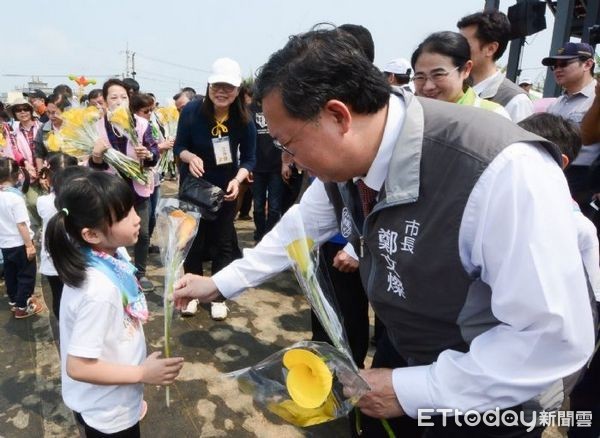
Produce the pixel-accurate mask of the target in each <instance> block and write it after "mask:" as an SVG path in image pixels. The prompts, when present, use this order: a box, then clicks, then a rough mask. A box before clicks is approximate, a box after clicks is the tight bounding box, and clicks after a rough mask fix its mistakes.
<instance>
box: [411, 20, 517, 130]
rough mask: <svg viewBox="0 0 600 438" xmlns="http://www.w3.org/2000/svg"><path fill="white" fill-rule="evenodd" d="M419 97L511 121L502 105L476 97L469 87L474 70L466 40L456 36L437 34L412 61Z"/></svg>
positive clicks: (416, 52) (459, 35) (416, 90)
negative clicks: (460, 106)
mask: <svg viewBox="0 0 600 438" xmlns="http://www.w3.org/2000/svg"><path fill="white" fill-rule="evenodd" d="M411 64H412V66H413V69H414V72H415V74H414V76H413V78H412V80H413V83H414V85H415V94H416V95H417V96H424V97H430V98H432V99H437V100H443V101H446V102H450V103H458V104H459V105H469V106H475V107H479V108H482V109H485V110H489V111H493V112H495V113H497V114H499V115H501V116H503V117H506V118H507V119H510V116H509V114H508V113H507V112H506V110H505V109H504V107H503V106H502V105H499V104H497V103H494V102H491V101H488V100H485V99H482V98H480V97H479V96H477V94H476V93H475V91H474V90H473V88H472V87H470V86H469V84H470V80H469V74H470V73H471V69H472V68H473V61H471V48H470V46H469V42H468V41H467V39H466V38H465V37H464V36H462V35H461V34H459V33H457V32H449V31H448V32H436V33H432V34H431V35H429V36H428V37H427V38H425V40H424V41H423V42H422V43H421V44H419V46H418V47H417V49H416V50H415V51H414V53H413V54H412V57H411Z"/></svg>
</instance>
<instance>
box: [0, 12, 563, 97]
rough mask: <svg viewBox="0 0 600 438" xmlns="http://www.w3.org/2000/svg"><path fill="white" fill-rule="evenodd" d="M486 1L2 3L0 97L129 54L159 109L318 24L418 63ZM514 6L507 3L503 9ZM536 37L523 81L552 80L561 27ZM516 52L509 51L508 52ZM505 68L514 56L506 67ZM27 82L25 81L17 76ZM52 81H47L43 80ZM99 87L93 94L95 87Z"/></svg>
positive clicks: (102, 70)
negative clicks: (356, 34) (36, 79)
mask: <svg viewBox="0 0 600 438" xmlns="http://www.w3.org/2000/svg"><path fill="white" fill-rule="evenodd" d="M484 3H485V2H484V0H420V1H416V2H409V1H407V0H395V1H392V0H389V1H379V0H370V1H368V0H299V1H294V2H292V1H283V0H281V1H277V0H221V1H215V0H197V1H191V0H170V1H164V0H163V1H156V0H146V1H139V0H129V1H127V0H120V1H117V0H104V1H102V2H100V1H92V0H88V1H84V0H79V1H74V0H54V1H52V2H47V1H41V0H19V1H9V2H5V4H3V14H2V15H3V17H4V19H3V21H2V29H3V34H4V44H3V47H2V49H3V50H2V58H3V60H2V62H1V63H0V91H10V90H11V89H13V88H14V87H15V86H20V85H23V84H25V83H26V82H27V81H28V79H30V77H31V75H40V76H41V79H42V80H45V81H47V82H48V83H49V85H50V86H54V85H56V84H58V83H61V82H63V83H64V82H68V79H67V75H69V74H75V75H82V74H83V75H86V76H88V77H92V78H96V79H97V80H98V82H99V83H100V84H101V83H102V82H103V81H104V80H105V79H106V76H107V75H113V74H121V73H123V72H124V71H125V50H126V47H127V46H128V47H129V50H130V51H132V52H136V57H135V65H136V71H137V79H138V81H139V82H140V84H141V86H142V89H143V90H144V91H152V92H154V93H155V94H156V95H157V96H158V97H159V99H160V100H161V102H163V103H165V102H166V100H167V99H168V98H169V97H170V96H172V95H173V94H174V93H175V92H176V91H177V90H178V88H179V87H180V86H186V85H189V86H192V87H194V88H196V89H197V90H198V91H200V90H204V88H205V87H206V78H207V76H208V73H207V72H208V70H209V69H210V65H211V63H212V62H213V61H214V60H215V59H216V58H218V57H221V56H228V57H231V58H233V59H235V60H237V61H238V62H239V63H240V65H241V67H242V71H243V72H244V75H245V76H248V75H250V74H251V73H252V72H253V71H254V70H256V69H257V68H258V67H260V65H262V64H263V63H264V62H265V61H266V59H267V58H268V56H269V55H270V54H271V53H272V52H273V51H275V50H277V49H279V48H281V47H282V46H283V45H284V44H285V42H286V40H287V38H288V36H289V35H292V34H295V33H299V32H303V31H306V30H308V29H309V28H310V27H311V26H313V25H314V24H316V23H319V22H331V23H334V24H337V25H339V24H343V23H356V24H362V25H363V26H365V27H367V28H368V29H369V30H370V31H371V33H372V34H373V39H374V40H375V63H376V64H377V65H378V66H382V65H383V64H385V63H386V62H387V61H389V60H390V59H392V58H396V57H401V56H402V57H406V58H410V55H411V53H412V51H413V50H414V49H415V47H416V46H417V45H418V44H419V42H420V41H421V40H423V39H424V38H425V37H426V36H427V35H428V34H430V33H431V32H435V31H438V30H456V28H455V25H456V22H457V21H458V19H459V18H460V17H462V16H463V15H466V14H468V13H471V12H475V11H477V10H481V9H482V8H483V5H484ZM514 3H515V1H509V0H502V1H501V2H500V8H501V10H503V11H505V12H506V9H507V8H508V7H509V6H511V5H513V4H514ZM546 19H547V23H548V28H547V29H546V30H545V31H543V32H540V33H539V34H537V35H534V36H531V37H528V39H527V42H528V44H527V45H526V47H525V52H524V56H523V63H522V68H523V69H524V73H523V75H527V76H529V77H532V78H533V79H535V78H536V77H538V76H540V77H541V76H542V75H543V74H545V69H543V68H540V60H541V58H543V57H544V56H547V54H548V49H549V47H550V40H551V32H552V26H553V24H554V20H553V18H552V16H551V14H550V13H549V12H548V13H547V18H546ZM507 52H508V51H507ZM500 62H501V63H504V64H505V63H506V57H504V58H502V59H501V60H500ZM13 75H19V76H13ZM45 75H47V76H45ZM89 89H91V88H89Z"/></svg>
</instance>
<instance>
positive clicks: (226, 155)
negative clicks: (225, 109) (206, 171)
mask: <svg viewBox="0 0 600 438" xmlns="http://www.w3.org/2000/svg"><path fill="white" fill-rule="evenodd" d="M227 118H228V117H227V116H225V117H224V118H222V119H221V120H218V119H215V126H214V127H213V128H212V129H211V131H210V133H211V134H212V136H213V137H216V138H213V139H212V144H213V152H214V153H215V162H216V163H217V166H221V165H223V164H230V163H233V157H232V155H231V147H230V146H229V136H227V135H226V136H224V137H223V136H222V134H227V133H228V132H229V130H228V129H227V126H225V124H224V122H225V121H226V120H227Z"/></svg>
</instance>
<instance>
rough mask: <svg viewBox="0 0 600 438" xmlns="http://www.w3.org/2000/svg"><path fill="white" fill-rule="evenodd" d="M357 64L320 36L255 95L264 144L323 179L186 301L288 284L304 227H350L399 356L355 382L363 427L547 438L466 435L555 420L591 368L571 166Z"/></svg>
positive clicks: (341, 46) (515, 132) (294, 49)
mask: <svg viewBox="0 0 600 438" xmlns="http://www.w3.org/2000/svg"><path fill="white" fill-rule="evenodd" d="M357 50H358V49H357V48H356V45H355V42H353V41H351V40H350V39H349V37H347V36H345V34H344V33H343V32H339V31H338V30H320V31H311V32H308V33H306V34H302V35H298V36H294V37H292V38H291V39H290V40H289V42H288V43H287V44H286V46H285V47H284V48H283V49H281V50H279V51H278V52H276V53H274V54H273V55H272V56H271V57H270V59H269V61H268V62H267V64H265V65H264V66H263V68H262V69H261V73H260V75H259V77H258V78H257V81H256V92H255V98H257V99H259V100H261V101H262V105H263V111H264V114H265V117H266V119H267V121H268V124H269V129H270V132H271V135H272V136H273V137H274V138H275V139H276V140H277V141H278V142H279V144H280V147H281V148H282V150H283V151H285V152H286V153H287V154H288V155H290V157H291V159H292V160H293V161H294V162H295V163H296V164H297V165H298V166H300V167H302V168H304V169H306V170H307V171H309V172H310V173H312V174H314V175H315V176H317V177H318V179H317V180H315V181H314V182H313V184H312V185H311V186H310V187H309V188H308V190H307V191H306V193H305V194H304V197H303V198H302V201H301V202H300V204H299V205H298V206H295V207H293V208H292V209H291V210H290V211H288V213H286V214H285V215H284V216H283V217H282V219H281V221H280V222H279V224H278V225H276V226H275V228H273V230H272V231H271V232H270V233H268V234H267V235H265V237H264V238H263V240H262V241H261V242H260V243H259V244H258V245H257V246H256V247H255V248H253V249H250V250H246V251H245V253H244V258H242V259H239V260H236V261H235V262H233V263H232V264H231V265H229V266H228V267H226V268H224V269H223V270H222V271H220V272H219V273H217V274H215V275H214V276H213V277H212V278H208V277H198V276H193V275H186V276H185V277H183V278H182V279H181V280H180V281H179V282H178V284H176V291H175V300H176V303H177V305H178V306H182V305H185V303H186V301H187V300H188V299H190V298H199V299H200V300H201V301H204V302H208V301H211V300H214V299H215V298H217V297H219V296H220V295H223V296H225V297H227V298H232V297H234V296H235V295H237V294H239V293H241V292H242V291H243V290H244V289H245V288H247V287H251V286H255V285H258V284H260V283H262V282H263V281H265V280H266V279H268V278H270V277H271V276H273V275H274V274H275V273H277V272H280V271H282V270H284V269H286V268H287V267H288V266H289V262H288V261H287V256H286V252H285V248H284V245H285V243H286V241H287V239H289V238H290V236H288V235H286V230H289V229H290V228H289V227H290V223H291V222H292V221H293V220H295V219H296V218H298V217H300V218H301V220H302V221H303V223H304V226H305V228H306V229H307V230H308V233H309V236H310V237H312V238H313V239H314V240H315V242H317V243H320V242H324V241H326V240H327V239H328V238H330V237H331V236H332V235H334V234H335V233H337V232H338V231H339V230H341V231H342V233H343V234H344V236H345V237H346V238H347V239H348V240H349V241H350V242H351V243H353V245H354V247H355V248H356V249H357V250H358V252H359V256H360V260H359V267H360V270H361V278H362V281H363V284H364V286H365V290H366V291H367V294H368V296H369V300H370V302H371V304H372V305H373V308H374V309H375V312H376V314H377V315H378V316H379V317H380V319H381V320H382V322H383V323H384V325H385V327H386V339H387V341H388V342H389V344H390V346H391V347H392V348H393V352H394V353H395V354H394V355H389V354H388V355H387V356H386V357H377V355H376V357H375V359H374V367H375V368H373V369H370V370H365V371H363V372H362V376H363V378H364V379H365V380H366V381H367V383H368V384H369V385H370V387H371V392H369V393H368V394H367V395H365V396H363V397H362V398H361V399H360V401H359V403H358V407H359V408H360V409H361V410H362V412H363V413H364V414H365V415H366V416H369V417H372V418H376V419H380V418H387V419H393V420H391V421H390V422H391V423H392V427H395V426H394V425H395V424H397V419H399V418H402V417H405V418H406V417H412V418H419V419H420V420H421V424H422V425H423V426H424V428H426V431H427V433H428V434H431V435H428V436H436V437H437V436H441V437H447V436H461V437H464V436H477V437H485V436H491V435H492V434H493V436H496V437H500V436H506V437H508V436H511V437H514V436H540V435H541V429H540V428H536V427H535V425H530V426H529V427H530V428H531V429H533V431H532V432H531V433H530V434H527V430H526V429H527V426H525V425H524V424H522V423H521V422H518V421H517V422H512V424H503V423H502V424H500V425H499V426H498V427H496V426H488V425H486V424H484V423H482V422H478V423H477V424H476V425H472V426H469V427H466V426H464V422H463V420H464V419H465V416H463V415H462V414H464V413H466V412H467V411H470V412H471V414H473V413H475V414H477V413H481V412H487V411H490V410H491V411H494V410H506V409H510V410H512V411H513V413H514V414H515V415H519V414H523V413H524V412H527V413H531V412H534V411H537V410H541V409H548V410H551V409H557V408H558V407H559V406H560V404H561V403H562V401H563V395H564V392H565V391H566V390H567V388H568V384H567V381H566V378H567V377H568V376H572V375H574V374H576V373H577V372H578V371H579V370H580V369H581V368H582V367H583V366H584V365H585V363H586V360H587V359H588V358H589V357H590V355H591V353H592V350H593V345H594V328H593V319H592V312H591V307H590V304H589V295H588V290H587V286H586V280H585V275H584V272H583V267H582V262H581V257H580V254H579V250H578V246H577V234H576V229H575V226H574V223H573V213H572V211H571V201H570V196H569V190H568V187H567V184H566V181H565V179H564V177H563V175H562V171H561V168H560V166H559V165H558V162H559V161H560V154H559V153H558V151H557V149H556V147H555V146H554V145H552V144H550V143H548V142H547V141H545V140H543V139H542V138H540V137H537V136H535V135H533V134H530V133H528V132H526V131H524V130H522V129H521V128H519V127H517V126H516V125H515V124H513V123H512V122H511V121H509V120H506V119H504V118H502V117H499V116H497V115H496V114H493V113H491V112H488V111H481V110H479V109H477V108H471V107H462V106H459V105H455V104H450V103H446V102H441V101H436V100H431V99H426V98H417V97H414V96H413V95H411V94H410V93H406V94H403V93H399V94H397V95H396V94H390V86H389V84H388V83H387V82H386V80H385V78H384V77H383V75H381V73H380V72H379V70H377V68H376V67H374V66H373V65H372V64H371V63H370V62H369V61H368V60H367V59H365V58H364V57H362V56H358V52H357ZM369 191H370V192H369ZM373 193H377V196H376V197H375V198H374V199H375V204H374V205H372V204H371V203H369V202H368V200H369V198H370V197H373V196H372V195H373ZM557 230H559V231H560V232H557ZM385 352H386V353H389V352H390V350H387V349H386V350H385ZM378 353H379V351H378ZM444 409H446V410H445V411H443V412H445V414H444V413H443V412H442V411H441V410H444ZM448 412H451V413H452V417H450V418H448V417H447V414H448ZM424 415H425V416H424ZM444 415H446V416H444ZM477 415H480V414H477ZM521 418H523V417H521ZM459 423H462V424H463V427H464V428H462V427H461V426H460V425H459ZM371 424H372V423H371ZM459 428H460V430H458V429H459ZM396 432H398V433H401V431H399V430H398V429H396ZM365 433H366V435H367V436H385V435H381V433H382V431H378V430H365ZM397 436H406V435H400V434H399V435H397Z"/></svg>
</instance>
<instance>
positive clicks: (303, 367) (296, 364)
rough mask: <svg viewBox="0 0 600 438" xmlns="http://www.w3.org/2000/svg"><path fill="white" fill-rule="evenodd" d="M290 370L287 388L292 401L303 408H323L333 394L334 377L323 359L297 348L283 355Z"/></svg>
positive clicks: (284, 363) (285, 364) (284, 362)
mask: <svg viewBox="0 0 600 438" xmlns="http://www.w3.org/2000/svg"><path fill="white" fill-rule="evenodd" d="M283 365H284V366H285V367H286V368H287V369H288V370H289V371H288V375H287V378H286V387H287V390H288V393H289V394H290V397H291V398H292V400H293V401H294V402H295V403H296V404H298V406H300V407H301V408H306V409H314V408H318V407H319V406H321V405H322V404H323V403H324V402H325V400H327V396H328V395H329V394H330V393H331V388H332V385H333V375H332V373H331V371H330V370H329V368H328V367H327V365H326V364H325V362H324V361H323V359H321V358H320V357H319V356H317V355H316V354H314V353H313V352H311V351H309V350H305V349H302V348H296V349H293V350H289V351H287V352H286V353H285V354H284V355H283Z"/></svg>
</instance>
